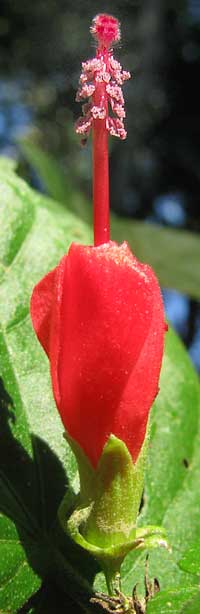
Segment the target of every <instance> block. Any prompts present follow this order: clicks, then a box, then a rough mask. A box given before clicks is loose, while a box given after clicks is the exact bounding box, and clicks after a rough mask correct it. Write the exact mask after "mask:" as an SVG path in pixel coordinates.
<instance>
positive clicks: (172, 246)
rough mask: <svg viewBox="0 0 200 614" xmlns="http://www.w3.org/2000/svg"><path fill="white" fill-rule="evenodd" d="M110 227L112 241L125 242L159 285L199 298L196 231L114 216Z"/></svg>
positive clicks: (199, 253) (199, 246)
mask: <svg viewBox="0 0 200 614" xmlns="http://www.w3.org/2000/svg"><path fill="white" fill-rule="evenodd" d="M111 228H112V235H113V238H114V239H115V240H116V241H119V242H121V241H124V240H125V241H128V243H129V245H130V247H131V249H132V251H133V252H134V253H135V254H136V256H137V258H139V260H141V261H142V262H148V264H150V265H151V266H152V267H153V269H154V271H155V273H156V275H157V276H158V279H159V281H160V284H161V286H163V287H166V288H175V289H176V290H179V292H183V293H185V294H189V295H190V296H192V297H194V298H200V267H199V266H198V262H199V261H200V240H199V235H198V234H195V233H192V232H188V231H186V230H175V229H172V228H161V227H160V226H158V225H156V224H149V223H144V222H135V221H132V220H130V219H127V220H124V219H123V218H119V217H117V216H113V217H112V223H111Z"/></svg>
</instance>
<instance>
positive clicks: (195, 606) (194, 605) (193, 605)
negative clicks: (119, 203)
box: [181, 591, 200, 614]
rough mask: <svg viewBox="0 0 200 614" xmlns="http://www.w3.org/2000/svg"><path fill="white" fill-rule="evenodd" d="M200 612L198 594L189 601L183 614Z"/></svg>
mask: <svg viewBox="0 0 200 614" xmlns="http://www.w3.org/2000/svg"><path fill="white" fill-rule="evenodd" d="M199 612H200V592H199V591H198V593H196V594H195V595H194V596H193V597H192V598H191V599H189V601H188V602H187V603H186V604H185V605H184V607H183V609H182V610H181V614H199Z"/></svg>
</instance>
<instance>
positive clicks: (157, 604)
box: [147, 588, 200, 614]
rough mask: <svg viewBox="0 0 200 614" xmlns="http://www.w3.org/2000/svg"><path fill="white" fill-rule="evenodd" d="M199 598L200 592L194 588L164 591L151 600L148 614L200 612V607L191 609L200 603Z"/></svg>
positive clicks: (189, 613) (194, 613)
mask: <svg viewBox="0 0 200 614" xmlns="http://www.w3.org/2000/svg"><path fill="white" fill-rule="evenodd" d="M199 599H200V592H199V591H197V589H194V588H186V589H183V588H182V589H181V590H173V591H163V592H162V593H158V595H156V597H155V598H154V599H153V600H152V601H150V602H149V605H148V607H147V614H199V609H198V610H197V609H192V610H191V609H190V607H192V608H194V605H195V603H196V605H197V604H200V601H199ZM195 607H196V606H195ZM188 608H189V609H188Z"/></svg>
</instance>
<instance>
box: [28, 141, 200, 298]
mask: <svg viewBox="0 0 200 614" xmlns="http://www.w3.org/2000/svg"><path fill="white" fill-rule="evenodd" d="M20 145H21V149H22V151H23V154H24V156H25V157H26V159H27V160H28V161H29V162H30V164H31V165H32V166H33V167H34V168H35V169H36V171H37V173H38V175H39V177H40V178H41V179H42V181H43V183H44V185H45V187H46V189H47V192H48V194H49V195H50V196H52V197H53V198H55V199H56V200H59V201H61V202H63V203H64V204H65V205H66V206H67V208H68V210H70V211H73V212H74V213H76V214H77V215H78V216H79V217H81V219H83V220H84V221H86V222H88V223H90V224H91V223H92V210H91V206H90V204H89V203H88V201H87V199H86V198H85V197H84V195H83V194H81V192H80V190H79V189H77V187H76V186H75V185H73V183H72V181H71V178H70V177H69V175H68V176H67V175H65V174H64V171H63V170H62V168H61V167H60V165H59V164H58V163H57V161H56V160H54V159H53V157H52V156H50V154H49V153H48V154H47V153H46V152H44V151H42V150H41V148H40V147H39V146H38V145H36V144H35V143H32V142H31V140H30V139H26V140H23V141H21V143H20ZM111 235H112V238H113V239H114V240H115V241H118V242H119V243H121V242H122V241H124V240H125V241H128V243H129V245H130V247H131V249H132V251H133V252H134V253H135V254H136V256H137V257H138V258H139V260H141V261H142V262H148V264H150V265H151V266H152V267H153V269H154V271H155V273H156V275H157V276H158V278H159V281H160V284H161V286H163V287H166V288H175V289H176V290H179V291H180V292H183V293H186V294H189V295H190V296H192V297H194V298H200V267H199V266H198V262H199V261H200V241H199V235H198V234H195V233H193V232H188V231H185V230H175V229H171V228H161V227H160V226H158V225H156V224H148V223H145V222H138V221H137V222H136V221H133V220H131V219H124V218H123V217H119V216H117V215H114V214H112V216H111Z"/></svg>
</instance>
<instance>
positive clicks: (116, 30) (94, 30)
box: [90, 13, 121, 47]
mask: <svg viewBox="0 0 200 614" xmlns="http://www.w3.org/2000/svg"><path fill="white" fill-rule="evenodd" d="M90 32H91V34H92V36H93V37H94V38H96V40H97V41H98V43H99V44H100V45H103V46H104V47H110V46H111V45H112V43H117V42H118V41H119V40H120V38H121V34H120V24H119V21H118V19H116V18H115V17H112V15H107V14H106V13H100V14H99V15H96V17H94V19H93V21H92V25H91V28H90Z"/></svg>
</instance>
